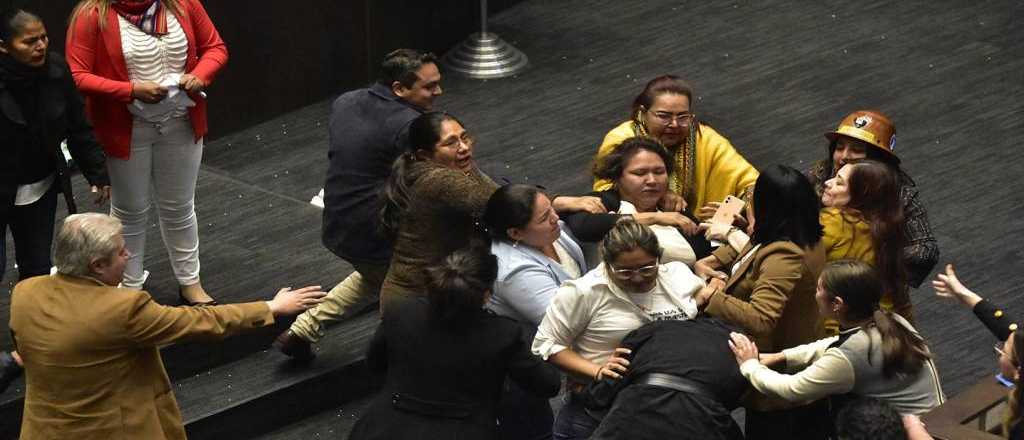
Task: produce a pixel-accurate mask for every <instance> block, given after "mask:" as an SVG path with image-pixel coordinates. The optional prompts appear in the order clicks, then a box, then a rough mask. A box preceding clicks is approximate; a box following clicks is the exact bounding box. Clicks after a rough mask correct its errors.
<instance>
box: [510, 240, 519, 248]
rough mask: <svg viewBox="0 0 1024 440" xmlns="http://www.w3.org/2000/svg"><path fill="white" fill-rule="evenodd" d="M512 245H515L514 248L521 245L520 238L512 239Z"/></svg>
mask: <svg viewBox="0 0 1024 440" xmlns="http://www.w3.org/2000/svg"><path fill="white" fill-rule="evenodd" d="M512 247H514V248H517V247H519V240H512Z"/></svg>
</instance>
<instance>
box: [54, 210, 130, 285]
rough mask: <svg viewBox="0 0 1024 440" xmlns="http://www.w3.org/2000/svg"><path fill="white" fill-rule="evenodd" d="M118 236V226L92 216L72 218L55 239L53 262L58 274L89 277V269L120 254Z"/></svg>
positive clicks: (109, 219) (103, 217)
mask: <svg viewBox="0 0 1024 440" xmlns="http://www.w3.org/2000/svg"><path fill="white" fill-rule="evenodd" d="M120 234H121V222H120V221H119V220H118V219H116V218H114V217H111V216H109V215H106V214H99V213H95V212H89V213H83V214H73V215H69V216H68V218H66V219H64V224H63V225H62V226H61V228H60V231H59V232H57V237H56V238H55V239H54V241H55V244H54V250H53V262H54V264H55V265H56V266H57V271H58V272H60V273H62V274H65V275H72V276H78V277H84V276H91V275H92V269H90V268H89V265H90V264H91V263H92V262H94V261H97V260H103V259H106V258H110V257H112V256H114V254H115V253H116V252H118V251H119V250H120V243H118V242H117V241H116V240H115V238H116V237H118V236H119V235H120Z"/></svg>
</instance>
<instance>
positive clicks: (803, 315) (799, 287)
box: [695, 165, 826, 439]
mask: <svg viewBox="0 0 1024 440" xmlns="http://www.w3.org/2000/svg"><path fill="white" fill-rule="evenodd" d="M751 202H752V205H753V206H751V207H750V209H748V210H747V221H748V223H749V226H748V233H749V234H750V237H751V238H750V242H749V243H748V244H747V245H746V246H744V248H743V249H742V250H741V251H740V252H736V250H735V249H733V248H732V247H731V246H722V247H720V248H719V249H718V250H717V251H715V252H714V253H713V254H712V255H711V256H708V257H706V258H703V259H701V260H700V261H698V262H697V264H696V265H695V271H696V272H697V274H698V275H701V276H705V277H714V278H721V279H728V281H726V285H725V288H724V289H722V290H717V289H716V290H712V291H710V292H707V291H702V292H701V293H700V294H698V295H697V298H696V300H697V304H698V306H699V307H701V308H703V310H704V312H705V313H707V314H709V315H711V316H714V317H717V318H720V319H723V320H725V321H728V322H731V323H733V324H735V325H738V326H740V327H742V328H743V329H744V332H745V333H746V334H747V335H749V336H750V338H751V339H752V340H753V341H754V343H756V344H757V346H758V348H759V349H760V350H761V351H767V352H774V351H780V350H783V349H785V348H789V347H795V346H798V345H802V344H806V343H809V342H813V341H816V340H818V339H819V338H821V337H822V336H823V334H824V332H823V330H822V327H821V319H820V317H819V315H818V307H817V303H816V302H815V299H814V294H815V291H816V288H817V280H818V276H819V275H820V274H821V270H822V269H823V267H824V265H825V249H824V247H823V246H822V243H821V237H822V234H823V232H822V227H821V224H820V223H819V222H818V200H817V196H816V195H815V193H814V188H813V187H811V183H810V182H809V181H808V180H807V179H806V178H805V177H804V176H803V174H801V173H800V172H799V171H797V170H795V169H793V168H790V167H785V166H781V165H776V166H774V167H771V168H769V169H767V170H765V171H764V173H762V174H761V175H760V177H758V179H757V184H756V185H755V187H754V191H753V199H752V201H751ZM746 406H747V418H746V430H745V432H746V433H747V438H748V439H757V438H765V439H777V438H799V439H817V438H824V435H825V433H826V430H825V428H824V425H821V426H819V425H818V424H816V423H811V422H809V421H815V420H824V412H823V408H821V407H820V406H818V405H813V404H812V405H806V406H795V405H794V404H791V403H788V402H785V401H783V400H781V399H772V398H769V397H767V396H764V395H762V394H757V395H754V396H753V397H752V398H750V399H749V400H748V402H747V403H746Z"/></svg>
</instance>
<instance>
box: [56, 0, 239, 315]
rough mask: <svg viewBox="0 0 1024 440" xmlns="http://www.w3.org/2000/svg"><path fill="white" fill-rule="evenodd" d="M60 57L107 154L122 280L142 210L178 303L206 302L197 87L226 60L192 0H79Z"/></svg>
mask: <svg viewBox="0 0 1024 440" xmlns="http://www.w3.org/2000/svg"><path fill="white" fill-rule="evenodd" d="M66 53H67V61H68V64H69V66H70V67H71V73H72V75H73V76H74V79H75V83H76V84H77V85H78V88H79V90H81V91H82V93H83V94H84V95H85V96H86V110H87V112H88V115H89V117H90V119H91V120H92V123H93V125H94V126H95V129H96V136H97V137H98V138H99V140H100V143H102V144H103V147H104V150H106V152H107V156H108V157H109V159H108V161H107V167H108V169H109V172H110V180H111V183H112V190H113V191H112V194H111V215H113V216H114V217H116V218H118V219H119V220H121V222H122V223H123V224H124V237H125V245H126V247H127V248H128V250H129V252H131V255H132V256H131V258H130V259H129V261H128V265H127V267H126V268H125V276H124V285H125V286H126V287H135V288H141V287H142V284H143V282H144V281H145V278H146V272H145V271H144V270H143V268H142V262H143V260H144V252H145V248H146V246H145V245H146V225H147V223H148V219H147V217H148V214H149V207H150V205H151V204H153V203H155V204H156V208H157V213H158V215H159V218H160V231H161V233H162V235H163V239H164V244H165V245H166V247H167V252H168V255H169V256H170V261H171V266H172V267H173V269H174V275H175V277H176V278H177V279H178V283H179V285H180V286H181V289H180V293H181V300H182V302H183V303H186V304H190V305H196V304H203V303H211V302H213V299H212V298H210V296H209V295H207V294H206V292H205V291H204V290H203V287H202V284H200V282H199V234H198V225H197V222H196V215H195V208H194V201H195V187H196V178H197V177H198V174H199V162H200V160H201V158H202V152H203V136H205V135H206V99H205V93H203V89H204V88H206V87H207V86H208V85H209V84H210V82H212V81H213V78H214V76H216V74H217V72H218V71H219V70H220V68H221V67H222V66H224V64H225V63H226V62H227V59H228V53H227V48H226V47H225V45H224V41H222V40H221V38H220V35H218V33H217V29H215V28H214V26H213V23H212V22H211V21H210V17H209V16H208V15H207V14H206V10H205V9H203V6H202V5H201V4H200V3H199V1H198V0H81V1H80V2H79V4H78V6H77V7H76V8H75V10H74V12H73V13H72V15H71V25H70V28H69V29H68V38H67V49H66Z"/></svg>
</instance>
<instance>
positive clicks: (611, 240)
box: [601, 217, 661, 265]
mask: <svg viewBox="0 0 1024 440" xmlns="http://www.w3.org/2000/svg"><path fill="white" fill-rule="evenodd" d="M637 248H640V249H643V250H644V251H646V252H647V253H649V254H651V255H654V256H656V257H658V258H661V246H660V245H659V244H658V236H656V235H654V231H652V230H651V228H648V227H647V226H644V225H641V224H640V223H637V221H636V220H635V219H633V218H632V217H623V218H622V219H620V220H619V221H618V222H617V223H615V226H614V227H613V228H612V229H611V230H610V231H608V234H607V235H605V236H604V240H601V260H603V261H604V263H605V264H609V265H610V264H611V263H612V262H613V261H615V259H616V258H618V257H619V255H620V254H623V253H626V252H629V251H631V250H633V249H637Z"/></svg>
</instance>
